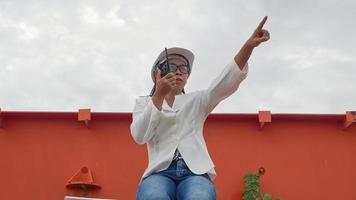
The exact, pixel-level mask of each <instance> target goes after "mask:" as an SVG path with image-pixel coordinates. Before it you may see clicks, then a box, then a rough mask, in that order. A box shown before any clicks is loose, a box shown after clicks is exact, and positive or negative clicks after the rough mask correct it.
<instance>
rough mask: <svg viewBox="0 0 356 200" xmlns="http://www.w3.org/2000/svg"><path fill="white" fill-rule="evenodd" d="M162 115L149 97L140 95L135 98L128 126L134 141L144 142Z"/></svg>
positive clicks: (152, 133)
mask: <svg viewBox="0 0 356 200" xmlns="http://www.w3.org/2000/svg"><path fill="white" fill-rule="evenodd" d="M161 117H162V112H161V111H159V110H158V109H157V108H156V106H155V105H154V104H153V102H152V100H151V97H140V98H138V99H137V100H136V104H135V107H134V111H133V113H132V123H131V126H130V130H131V135H132V137H133V139H134V140H135V142H136V143H138V144H144V143H146V142H148V141H149V140H150V139H151V138H152V137H153V136H154V134H155V132H156V128H157V126H158V125H159V122H160V120H161Z"/></svg>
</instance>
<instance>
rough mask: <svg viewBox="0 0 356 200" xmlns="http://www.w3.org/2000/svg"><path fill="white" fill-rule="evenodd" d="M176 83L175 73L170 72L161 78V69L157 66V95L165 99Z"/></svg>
mask: <svg viewBox="0 0 356 200" xmlns="http://www.w3.org/2000/svg"><path fill="white" fill-rule="evenodd" d="M175 85H176V78H175V77H174V73H173V72H171V73H168V74H167V75H165V76H164V77H162V78H161V70H159V69H158V68H157V70H156V91H155V93H154V95H157V96H159V97H161V98H163V99H164V97H166V95H167V94H168V93H169V92H170V91H171V90H172V89H173V87H174V86H175Z"/></svg>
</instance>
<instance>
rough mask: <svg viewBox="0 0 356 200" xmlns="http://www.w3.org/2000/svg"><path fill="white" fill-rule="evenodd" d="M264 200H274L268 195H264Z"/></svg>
mask: <svg viewBox="0 0 356 200" xmlns="http://www.w3.org/2000/svg"><path fill="white" fill-rule="evenodd" d="M263 200H272V196H271V195H269V194H267V193H264V194H263Z"/></svg>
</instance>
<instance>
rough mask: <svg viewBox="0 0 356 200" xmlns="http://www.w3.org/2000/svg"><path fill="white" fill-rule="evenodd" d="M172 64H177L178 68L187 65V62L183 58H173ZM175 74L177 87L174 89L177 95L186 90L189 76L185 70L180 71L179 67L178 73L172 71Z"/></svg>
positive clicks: (170, 60)
mask: <svg viewBox="0 0 356 200" xmlns="http://www.w3.org/2000/svg"><path fill="white" fill-rule="evenodd" d="M169 62H170V63H173V64H175V65H176V66H183V65H187V63H186V61H185V60H183V59H181V58H172V59H169ZM172 72H173V73H174V75H175V76H174V77H175V79H176V86H175V87H174V91H175V92H177V93H181V92H182V91H183V89H184V86H185V84H186V83H187V80H188V77H189V74H188V73H187V72H185V71H184V70H182V71H181V70H180V69H179V67H178V68H177V70H176V71H172Z"/></svg>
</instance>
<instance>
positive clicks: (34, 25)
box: [0, 0, 356, 114]
mask: <svg viewBox="0 0 356 200" xmlns="http://www.w3.org/2000/svg"><path fill="white" fill-rule="evenodd" d="M355 7H356V2H355V1H352V0H343V1H338V0H313V1H307V0H301V1H295V0H293V1H292V0H268V1H263V0H219V1H218V0H215V1H213V0H205V1H203V0H180V1H176V0H170V1H163V0H161V1H155V0H139V1H138V0H131V1H128V0H125V1H124V0H116V1H114V0H106V1H104V0H101V1H99V0H96V1H94V0H57V1H55V0H26V1H24V0H0V66H1V67H0V108H1V109H2V110H4V111H77V110H78V109H79V108H87V107H89V108H91V109H92V111H94V112H131V111H132V108H133V106H134V102H135V98H136V97H138V96H140V95H146V94H148V93H149V92H150V89H151V87H152V81H151V79H150V67H151V65H152V63H153V62H154V60H155V59H156V56H157V55H158V53H159V52H160V51H161V50H163V49H164V47H173V46H180V47H185V48H188V49H191V50H192V51H193V52H194V53H195V56H196V60H195V63H194V66H193V72H192V75H191V77H190V78H189V82H188V84H187V87H186V91H187V92H189V91H195V90H200V89H205V88H207V87H208V86H209V84H210V83H211V82H212V81H213V79H214V78H215V76H216V75H217V74H218V73H219V72H220V71H221V70H222V69H223V68H224V67H225V65H226V64H227V63H229V62H230V61H231V60H232V59H233V56H234V55H235V54H236V53H237V52H238V50H239V49H240V47H241V46H242V44H243V43H244V42H245V41H246V39H247V38H248V37H249V36H250V34H251V33H252V31H253V30H254V29H255V27H256V26H257V25H258V23H259V21H260V20H261V19H262V18H263V16H265V15H268V16H269V19H268V21H267V23H266V25H265V28H266V29H267V30H269V32H270V33H271V39H270V41H269V42H267V43H264V44H262V45H260V46H259V47H258V48H257V49H255V51H254V53H253V55H252V57H251V59H250V61H249V64H250V69H249V75H248V78H247V79H246V80H245V81H244V82H243V83H242V84H241V86H240V89H239V91H238V92H236V93H235V94H233V95H232V96H231V97H230V98H228V99H227V100H225V101H224V102H222V103H221V104H220V105H219V106H218V107H217V108H216V109H215V110H214V112H219V113H220V112H227V113H257V112H258V111H259V110H271V111H272V113H337V114H339V113H344V112H345V111H347V110H356V37H355V35H356V26H355V20H354V19H356V9H355Z"/></svg>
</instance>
